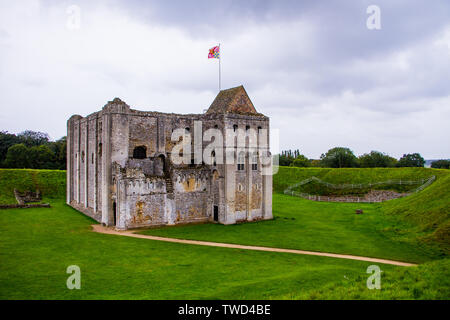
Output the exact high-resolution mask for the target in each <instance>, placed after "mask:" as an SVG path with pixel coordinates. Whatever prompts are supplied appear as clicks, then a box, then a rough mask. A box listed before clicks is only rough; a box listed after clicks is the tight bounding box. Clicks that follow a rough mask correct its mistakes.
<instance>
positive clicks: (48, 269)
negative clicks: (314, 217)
mask: <svg viewBox="0 0 450 320" xmlns="http://www.w3.org/2000/svg"><path fill="white" fill-rule="evenodd" d="M52 204H53V208H50V209H46V208H40V209H27V210H18V209H11V210H2V211H0V299H265V298H283V297H284V296H286V295H291V294H301V293H302V294H303V293H305V294H306V293H307V292H308V291H310V290H313V289H315V288H319V287H321V286H324V285H326V284H329V283H339V282H340V281H341V280H342V279H345V278H344V277H347V278H357V277H362V278H361V279H363V280H361V281H362V283H363V284H364V283H365V279H366V278H367V275H366V273H365V271H366V268H367V266H368V265H370V263H364V262H359V261H350V260H343V259H333V258H324V257H312V256H300V255H294V254H284V253H270V252H255V251H248V250H236V249H223V248H213V247H203V246H193V245H184V244H174V243H166V242H158V241H151V240H143V239H133V238H128V237H120V236H114V235H105V234H98V233H94V232H91V231H90V225H91V224H93V223H94V222H93V221H92V220H91V219H89V218H87V217H86V216H84V215H82V214H80V213H78V212H77V211H75V210H73V209H72V208H69V207H67V206H66V205H65V204H63V203H62V202H53V203H52ZM69 265H78V266H79V267H80V268H81V275H82V277H81V278H82V288H81V290H68V289H67V288H66V279H67V277H68V275H67V274H66V273H65V271H66V268H67V266H69ZM381 267H382V268H383V270H386V272H397V271H399V270H400V269H402V268H401V267H394V266H388V265H381Z"/></svg>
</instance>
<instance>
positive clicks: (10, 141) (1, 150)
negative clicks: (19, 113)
mask: <svg viewBox="0 0 450 320" xmlns="http://www.w3.org/2000/svg"><path fill="white" fill-rule="evenodd" d="M21 142H22V139H21V138H19V137H17V136H16V135H15V134H12V133H8V132H7V131H0V166H4V161H5V159H6V153H7V152H8V149H9V147H11V146H13V145H15V144H19V143H21Z"/></svg>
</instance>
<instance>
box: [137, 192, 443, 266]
mask: <svg viewBox="0 0 450 320" xmlns="http://www.w3.org/2000/svg"><path fill="white" fill-rule="evenodd" d="M357 208H361V209H363V210H364V214H362V215H356V214H355V209H357ZM273 213H274V216H275V219H274V220H272V221H261V222H255V223H245V224H239V225H221V224H201V225H186V226H176V227H162V228H155V229H148V230H144V231H141V233H143V234H151V235H157V236H164V237H173V238H182V239H196V240H208V241H215V242H228V243H240V244H251V245H261V246H268V247H279V248H290V249H302V250H312V251H322V252H333V253H346V254H354V255H361V256H369V257H376V258H386V259H394V260H400V261H408V262H424V261H428V260H431V259H435V258H437V257H439V256H440V252H439V251H438V250H437V249H436V250H433V249H431V248H430V247H428V246H424V245H422V244H421V243H419V242H417V241H399V239H397V238H398V235H397V234H396V233H395V232H393V231H391V230H390V228H391V227H392V226H395V227H396V228H401V227H402V225H401V224H399V222H398V221H397V219H394V218H393V217H391V216H388V215H385V214H383V213H382V211H381V209H380V205H379V204H354V203H332V202H315V201H309V200H305V199H301V198H296V197H291V196H287V195H280V194H274V196H273Z"/></svg>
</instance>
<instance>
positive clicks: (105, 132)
mask: <svg viewBox="0 0 450 320" xmlns="http://www.w3.org/2000/svg"><path fill="white" fill-rule="evenodd" d="M199 121H201V123H200V122H199ZM198 124H201V130H200V131H199V130H198V128H199V127H198V126H197V125H198ZM180 128H187V129H188V132H190V133H191V134H192V136H191V137H192V138H193V139H192V143H191V146H192V148H191V158H194V154H193V152H194V148H193V147H194V136H195V137H197V138H198V137H202V136H203V133H204V132H205V131H206V130H208V129H211V128H214V129H218V130H220V131H221V132H222V133H223V134H225V130H226V129H230V130H233V128H237V129H238V130H243V132H250V130H254V131H255V132H258V129H261V128H262V129H268V128H269V122H268V118H266V117H264V116H261V115H242V114H214V113H213V114H200V115H199V114H190V115H177V114H163V113H158V112H142V111H137V110H132V109H130V108H129V106H127V105H126V104H125V103H124V102H122V101H120V100H119V99H114V100H113V101H111V102H109V103H108V104H107V105H105V107H104V108H103V109H102V111H100V112H97V113H94V114H91V115H89V116H87V117H86V118H82V117H80V116H73V117H72V118H71V119H70V120H69V121H68V135H67V137H68V151H67V152H68V190H67V197H68V203H70V204H71V205H72V206H73V207H75V208H76V209H78V210H80V211H82V212H84V213H85V214H87V215H89V216H91V217H93V218H94V219H96V220H97V221H101V222H103V223H105V224H107V225H115V226H117V227H119V228H123V229H125V228H134V227H144V226H152V225H161V224H169V225H170V224H177V223H189V222H198V221H213V219H214V218H213V207H214V206H217V207H218V208H219V216H218V222H220V223H225V224H228V223H236V222H239V221H247V220H255V219H270V218H271V217H272V213H271V188H272V185H271V181H272V180H271V177H270V178H268V177H265V176H262V175H261V170H260V164H259V163H258V167H257V169H256V170H255V169H253V168H252V165H251V164H252V157H251V155H250V154H249V153H248V152H249V150H248V146H249V143H250V136H251V135H250V134H248V137H247V138H246V139H245V146H244V147H243V150H244V151H245V152H246V157H245V170H238V169H237V162H236V161H234V163H231V164H221V163H216V164H205V163H196V164H184V165H174V164H172V163H171V161H170V159H171V158H170V155H171V152H172V148H173V146H174V145H175V143H176V142H172V141H171V136H172V132H173V131H174V130H175V129H180ZM258 138H259V137H257V139H258ZM227 139H236V138H233V137H232V138H229V137H225V139H224V141H223V146H222V147H219V148H218V149H217V150H216V151H217V152H216V153H217V154H219V152H222V151H225V144H226V143H227ZM267 140H268V138H267ZM210 142H211V141H203V142H201V146H202V149H204V148H205V147H206V146H207V145H209V144H210ZM236 142H237V141H236ZM136 147H143V148H144V150H145V153H144V156H143V158H142V159H136V158H133V155H134V150H135V148H136ZM228 151H230V152H231V153H233V155H234V157H236V156H237V153H238V151H240V150H238V149H237V148H234V149H233V150H228ZM186 152H187V151H186ZM141 155H142V154H141ZM225 158H226V157H225V154H224V159H225ZM197 160H198V159H197ZM200 160H201V159H200ZM269 197H270V201H269Z"/></svg>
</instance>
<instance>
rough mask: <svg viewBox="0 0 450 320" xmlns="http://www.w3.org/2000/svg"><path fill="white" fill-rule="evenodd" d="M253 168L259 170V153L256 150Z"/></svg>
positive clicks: (253, 156) (253, 157)
mask: <svg viewBox="0 0 450 320" xmlns="http://www.w3.org/2000/svg"><path fill="white" fill-rule="evenodd" d="M252 170H255V171H256V170H258V153H257V152H254V153H253V155H252Z"/></svg>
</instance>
